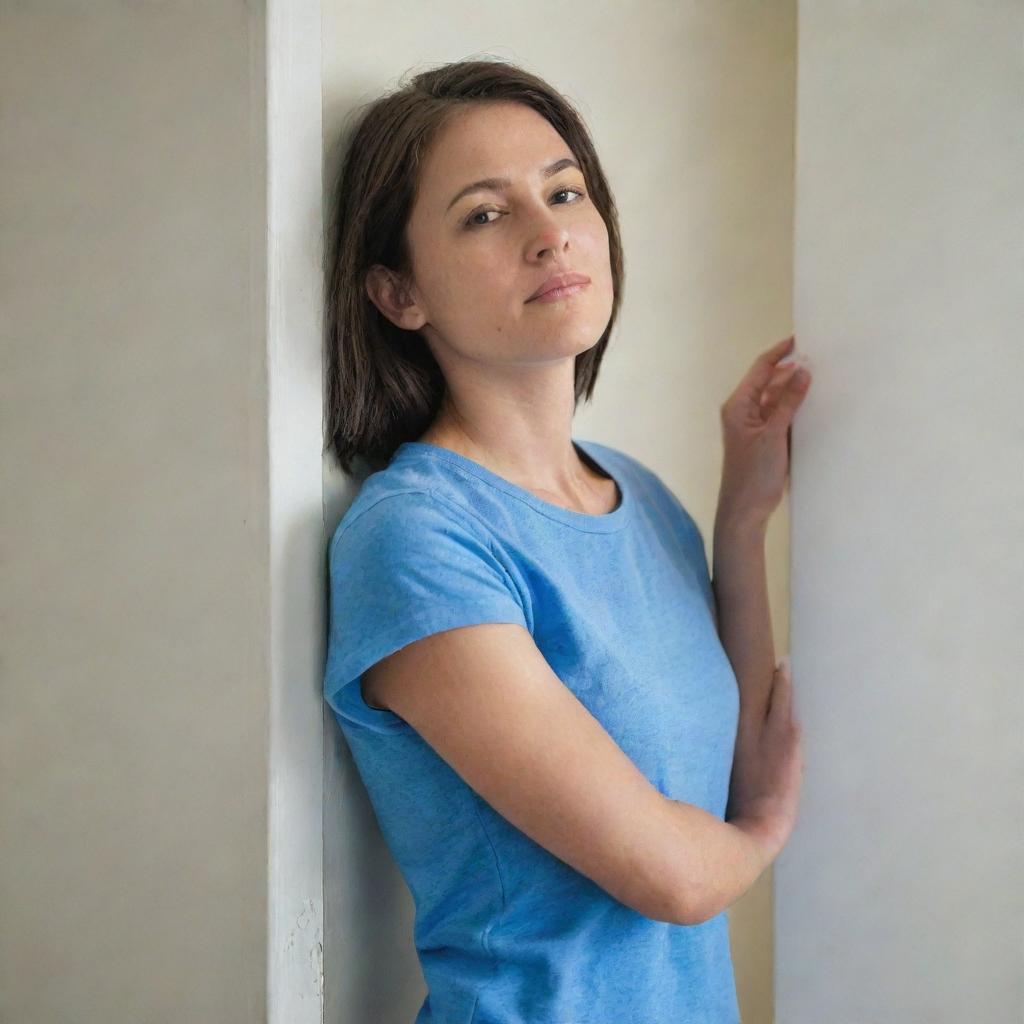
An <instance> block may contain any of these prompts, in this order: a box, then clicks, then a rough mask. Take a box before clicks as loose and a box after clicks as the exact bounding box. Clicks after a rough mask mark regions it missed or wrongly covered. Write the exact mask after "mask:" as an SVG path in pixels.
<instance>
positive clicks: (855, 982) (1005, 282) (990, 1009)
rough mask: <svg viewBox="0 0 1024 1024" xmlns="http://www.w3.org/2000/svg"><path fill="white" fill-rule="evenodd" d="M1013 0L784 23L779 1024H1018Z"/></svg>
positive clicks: (1020, 26) (860, 8)
mask: <svg viewBox="0 0 1024 1024" xmlns="http://www.w3.org/2000/svg"><path fill="white" fill-rule="evenodd" d="M1022 35H1024V5H1022V4H1021V3H1020V2H1019V0H984V2H976V3H970V4H964V3H957V2H954V0H940V2H932V3H929V4H915V3H890V2H881V0H875V2H870V3H856V4H855V3H849V2H841V0H820V2H817V3H808V4H802V5H801V7H800V17H799V53H800V59H799V76H798V77H799V94H798V104H797V108H798V114H797V124H798V131H797V176H796V196H797V207H796V243H795V250H796V252H795V259H796V262H795V324H796V333H797V339H798V341H799V342H800V343H801V345H802V347H803V348H804V349H805V350H807V351H808V352H809V353H810V354H811V357H812V359H813V361H814V364H815V367H816V371H815V383H814V387H813V389H812V392H811V394H810V395H809V396H808V399H807V402H806V403H805V406H804V408H803V409H802V410H801V414H800V417H799V418H798V421H797V423H796V425H795V428H794V436H793V451H794V458H795V465H794V467H793V487H792V491H791V495H790V502H791V506H790V507H791V515H792V552H793V559H792V594H793V599H792V617H793V631H792V641H793V643H792V647H793V670H794V684H795V691H796V700H797V708H798V713H799V714H800V715H801V717H802V719H803V722H804V755H805V776H804V796H803V802H802V810H801V820H800V821H799V822H798V823H797V829H796V831H795V833H794V835H793V836H792V838H791V839H790V842H789V844H788V845H787V847H786V849H785V850H784V851H783V853H782V856H781V858H780V860H779V861H777V862H776V865H775V881H776V904H775V907H776V909H775V916H776V936H775V956H776V965H775V979H776V1017H775V1019H776V1022H777V1024H820V1022H821V1021H829V1022H833V1024H869V1022H870V1024H875V1022H890V1021H892V1022H895V1021H899V1022H900V1024H954V1022H956V1024H959V1022H961V1021H971V1022H972V1024H1010V1022H1019V1021H1022V1020H1024V943H1022V941H1021V936H1022V927H1024V926H1022V921H1024V884H1022V883H1024V786H1022V785H1021V780H1022V779H1024V687H1022V686H1021V665H1022V664H1024V585H1022V584H1024V571H1022V570H1024V515H1022V511H1021V510H1022V508H1024V472H1022V470H1024V412H1022V409H1024V406H1022V403H1021V397H1020V396H1021V384H1022V381H1024V344H1022V342H1024V336H1022V325H1024V274H1022V262H1021V241H1022V239H1024V131H1022V129H1024V104H1022V100H1024V61H1022V57H1021V38H1022Z"/></svg>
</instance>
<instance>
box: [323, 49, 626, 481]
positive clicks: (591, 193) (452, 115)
mask: <svg viewBox="0 0 1024 1024" xmlns="http://www.w3.org/2000/svg"><path fill="white" fill-rule="evenodd" d="M344 142H345V144H346V146H347V152H346V154H345V157H344V161H343V163H342V165H341V168H340V174H339V177H338V179H337V183H336V187H335V192H334V196H333V197H332V198H333V203H334V206H333V210H332V224H331V227H332V236H333V237H332V238H331V239H330V243H329V246H330V247H329V265H328V273H327V276H326V281H325V284H326V288H327V295H326V321H325V328H326V345H327V396H326V401H327V427H326V434H327V445H328V447H329V448H330V449H331V451H332V452H333V453H334V455H335V457H336V458H337V459H338V461H339V463H340V464H341V466H342V468H343V469H344V470H345V471H346V472H348V471H350V468H351V460H352V459H353V458H354V457H356V456H361V457H363V458H364V459H366V461H367V462H368V463H369V464H370V466H371V467H378V466H381V465H383V464H384V463H386V461H387V460H388V459H389V458H390V456H391V454H392V453H393V451H394V449H395V448H396V447H397V446H398V445H399V444H400V443H401V442H402V441H405V440H412V439H414V438H416V437H417V436H419V435H420V434H422V433H423V431H424V430H425V429H426V428H427V426H428V425H429V424H430V423H431V422H432V421H433V420H434V417H435V416H436V415H437V413H438V411H439V410H440V408H441V404H442V401H443V399H444V395H445V390H446V388H445V367H448V368H449V370H451V368H452V367H453V366H455V365H457V364H459V363H461V362H462V361H465V360H471V361H473V363H474V364H475V365H478V366H484V367H486V366H487V365H488V364H490V365H491V366H493V367H494V368H495V369H496V370H500V369H501V368H510V369H512V370H513V371H514V368H515V365H516V364H520V365H528V364H539V363H550V362H551V361H553V360H562V361H569V362H571V363H572V375H573V389H574V400H575V401H578V400H579V398H580V397H586V398H589V397H590V395H591V394H592V391H593V387H594V383H595V381H596V378H597V371H598V367H599V366H600V362H601V359H602V357H603V355H604V350H605V348H606V346H607V343H608V338H609V335H610V333H611V330H612V327H613V326H614V322H615V317H616V314H617V312H618V308H619V304H620V301H621V291H622V281H623V267H622V252H621V244H620V239H619V230H618V216H617V212H616V210H615V204H614V200H613V198H612V195H611V191H610V189H609V188H608V184H607V182H606V180H605V178H604V174H603V172H602V170H601V167H600V164H599V162H598V159H597V155H596V153H595V152H594V148H593V144H592V142H591V140H590V138H589V135H588V133H587V131H586V128H585V126H584V125H583V122H582V120H581V118H580V117H579V115H578V114H577V113H576V112H575V110H574V109H573V107H572V106H571V105H570V104H569V102H568V101H567V100H565V99H564V98H563V97H562V96H560V95H559V94H558V93H557V92H556V91H555V90H554V89H552V88H551V87H550V86H548V85H547V84H546V83H544V82H543V81H542V80H540V79H538V78H536V77H535V76H533V75H531V74H529V73H528V72H525V71H523V70H522V69H520V68H517V67H515V66H514V65H509V64H506V63H504V62H502V61H497V60H488V61H462V62H457V63H455V64H448V65H445V66H443V67H441V68H438V69H436V70H432V71H427V72H423V73H421V74H419V75H417V76H416V77H415V78H414V79H413V80H412V82H411V83H410V84H409V85H407V86H405V87H404V88H402V89H401V90H400V91H398V92H395V93H392V94H390V95H388V96H385V97H383V98H381V99H378V100H376V101H375V102H374V103H372V104H371V105H370V106H369V107H368V108H366V109H365V110H364V111H363V113H362V115H361V117H360V118H359V121H358V123H357V124H356V125H355V127H354V128H353V129H352V130H351V133H350V135H349V136H348V138H347V139H345V140H344ZM552 166H554V167H555V168H556V169H555V170H554V173H552V174H550V175H548V176H545V171H548V170H551V168H552ZM491 176H497V177H502V178H504V177H507V179H508V184H507V185H502V186H499V187H498V188H497V189H490V190H475V191H472V192H468V193H466V194H463V195H461V196H459V193H460V192H462V191H463V189H464V188H465V187H466V186H469V185H471V184H473V183H475V182H477V181H478V180H479V179H482V178H486V177H491ZM457 196H458V198H456V197H457ZM453 200H454V201H453ZM568 271H573V272H577V273H581V274H584V275H586V276H587V277H589V278H590V284H589V285H588V286H587V287H585V288H584V289H583V290H582V291H581V292H579V293H577V294H576V295H574V296H571V297H569V298H566V299H562V300H559V301H555V302H551V303H538V302H535V301H534V302H528V301H527V300H528V299H529V298H530V296H531V295H532V294H533V293H534V292H535V291H536V289H537V288H538V287H539V286H540V285H541V284H542V283H543V282H544V281H545V280H546V279H547V278H548V277H550V276H551V275H552V274H557V273H564V272H568Z"/></svg>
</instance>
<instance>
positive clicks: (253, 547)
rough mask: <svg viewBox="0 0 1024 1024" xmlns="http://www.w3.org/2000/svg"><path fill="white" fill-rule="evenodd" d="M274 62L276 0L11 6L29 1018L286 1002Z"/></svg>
mask: <svg viewBox="0 0 1024 1024" xmlns="http://www.w3.org/2000/svg"><path fill="white" fill-rule="evenodd" d="M264 82H265V69H264V15H263V13H262V11H261V10H260V9H259V5H255V6H254V5H252V4H247V3H243V2H221V3H215V4H193V3H182V2H173V3H172V2H168V3H146V4H137V3H136V4H125V3H112V2H92V3H88V4H81V3H79V4H76V3H50V2H42V3H4V4H3V5H2V6H0V96H2V97H3V102H2V103H0V204H2V212H0V309H2V317H0V320H2V326H0V330H2V334H3V372H2V373H0V389H2V405H3V410H4V412H3V421H4V425H3V431H2V433H3V439H2V444H3V460H2V461H3V466H4V469H3V486H2V487H0V518H2V522H3V529H2V533H3V584H2V603H3V607H2V614H0V618H2V621H3V628H2V633H3V640H2V644H3V651H2V659H0V660H2V671H3V707H2V714H0V729H2V743H3V768H2V770H0V817H2V822H0V1019H2V1020H3V1021H4V1022H5V1024H6V1022H9V1024H29V1022H33V1024H37V1022H38V1024H70V1022H74V1024H92V1022H129V1021H131V1022H142V1021H189V1022H195V1024H206V1022H209V1024H232V1022H237V1024H253V1022H254V1021H260V1020H265V1019H266V1012H267V1011H266V1002H267V998H266V989H267V983H266V974H267V919H268V911H267V831H268V811H267V779H268V743H267V736H268V709H269V692H268V682H267V680H268V664H267V606H266V605H267V594H268V589H269V576H268V549H267V545H268V540H267V529H268V526H267V501H266V492H267V455H266V450H267V437H266V433H267V412H266V405H267V402H266V388H267V383H266V370H265V361H266V331H265V324H266V309H265V306H266V297H265V288H264V277H265V260H266V244H267V243H266V216H265V211H264V205H265V194H266V174H265V165H266V142H265V123H266V102H265V98H264ZM315 388H316V385H315V384H314V392H313V393H314V395H316V393H317V392H316V390H315ZM314 443H315V442H314ZM314 526H316V523H315V522H314ZM304 628H305V631H306V633H307V634H308V633H309V630H310V624H309V622H308V621H307V622H306V623H305V627H304ZM317 725H319V720H318V721H317ZM293 1019H295V1018H293Z"/></svg>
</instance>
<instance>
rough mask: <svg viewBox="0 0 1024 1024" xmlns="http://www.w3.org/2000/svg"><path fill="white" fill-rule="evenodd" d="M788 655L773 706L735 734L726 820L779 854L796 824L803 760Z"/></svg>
mask: <svg viewBox="0 0 1024 1024" xmlns="http://www.w3.org/2000/svg"><path fill="white" fill-rule="evenodd" d="M801 733H802V730H801V727H800V723H799V721H798V720H797V717H796V712H795V709H794V706H793V682H792V679H791V677H790V674H789V658H788V657H786V658H783V659H782V662H780V665H779V667H778V668H777V669H776V670H775V677H774V680H773V685H772V691H771V696H770V698H769V701H768V710H767V713H766V714H765V718H764V721H763V722H762V723H760V724H759V726H758V727H757V728H753V729H747V730H746V731H744V732H741V733H740V734H739V735H738V737H737V739H736V750H735V755H734V757H733V765H732V775H731V776H730V778H729V801H728V806H727V807H726V812H725V818H726V821H729V822H731V823H732V824H734V825H736V826H738V827H739V828H743V829H744V830H745V831H747V832H749V833H750V834H751V835H752V836H754V837H755V838H757V839H759V840H760V841H761V842H762V844H763V845H764V847H765V849H766V851H767V853H768V854H769V860H771V859H774V858H775V857H776V856H777V855H778V853H779V851H780V850H781V849H782V847H783V846H785V844H786V840H787V839H789V835H790V833H791V832H792V831H793V826H794V825H795V824H796V818H797V807H798V805H799V802H800V785H801V781H802V776H803V770H804V762H803V752H802V750H801V742H800V739H801Z"/></svg>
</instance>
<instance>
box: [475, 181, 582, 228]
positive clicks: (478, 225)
mask: <svg viewBox="0 0 1024 1024" xmlns="http://www.w3.org/2000/svg"><path fill="white" fill-rule="evenodd" d="M563 192H572V193H574V194H575V195H577V196H579V197H580V199H585V198H586V193H585V192H583V191H582V190H581V189H578V188H573V187H572V186H570V185H563V186H562V187H561V188H560V189H556V190H555V191H554V192H553V193H552V194H551V196H552V198H554V197H555V196H559V195H561V194H562V193H563ZM558 205H559V206H568V205H570V204H569V203H559V204H558ZM489 213H501V210H495V209H493V208H490V207H488V208H487V209H484V210H475V211H474V212H473V213H471V214H470V215H469V216H468V217H467V218H466V227H468V228H482V227H484V225H486V224H493V223H494V221H493V220H482V221H478V220H476V218H477V217H485V216H487V214H489Z"/></svg>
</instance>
